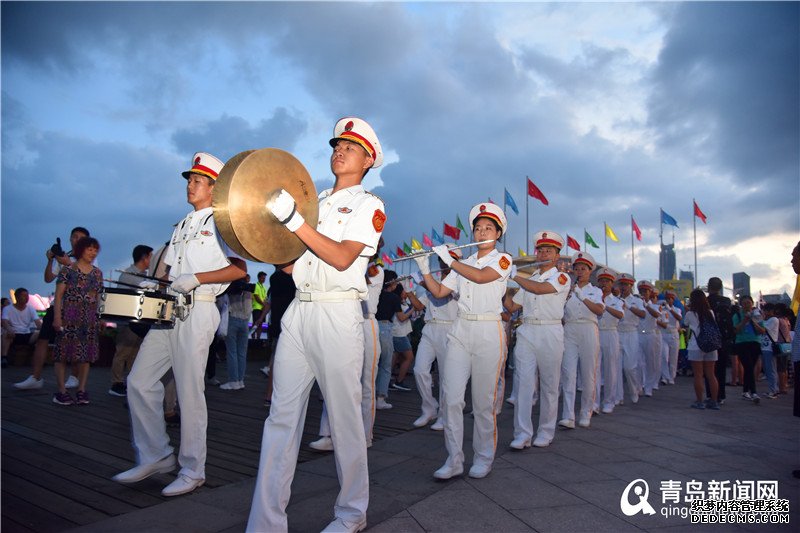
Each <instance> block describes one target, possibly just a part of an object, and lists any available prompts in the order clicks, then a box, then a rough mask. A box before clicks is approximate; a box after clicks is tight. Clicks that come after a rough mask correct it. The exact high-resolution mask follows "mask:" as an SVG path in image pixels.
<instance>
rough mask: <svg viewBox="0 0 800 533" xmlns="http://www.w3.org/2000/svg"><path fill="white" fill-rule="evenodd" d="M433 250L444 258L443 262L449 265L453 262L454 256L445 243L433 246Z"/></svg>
mask: <svg viewBox="0 0 800 533" xmlns="http://www.w3.org/2000/svg"><path fill="white" fill-rule="evenodd" d="M433 252H434V253H435V254H436V255H438V256H439V259H441V260H442V263H444V264H445V265H447V266H448V267H449V266H450V265H452V264H453V261H455V259H453V256H452V255H450V248H448V247H447V245H445V244H440V245H439V246H434V247H433Z"/></svg>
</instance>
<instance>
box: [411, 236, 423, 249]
mask: <svg viewBox="0 0 800 533" xmlns="http://www.w3.org/2000/svg"><path fill="white" fill-rule="evenodd" d="M411 249H412V250H417V251H419V250H422V245H421V244H420V243H419V241H418V240H417V239H415V238H414V237H411Z"/></svg>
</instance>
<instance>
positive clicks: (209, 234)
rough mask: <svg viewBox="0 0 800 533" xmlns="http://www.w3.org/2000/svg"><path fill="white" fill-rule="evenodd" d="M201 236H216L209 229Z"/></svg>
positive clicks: (201, 233) (202, 232)
mask: <svg viewBox="0 0 800 533" xmlns="http://www.w3.org/2000/svg"><path fill="white" fill-rule="evenodd" d="M200 235H202V236H203V237H211V236H212V235H214V234H213V233H211V232H210V231H208V230H207V229H204V230H203V231H201V232H200Z"/></svg>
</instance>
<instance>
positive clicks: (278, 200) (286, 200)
mask: <svg viewBox="0 0 800 533" xmlns="http://www.w3.org/2000/svg"><path fill="white" fill-rule="evenodd" d="M266 207H267V209H269V210H270V211H271V212H272V214H273V215H274V216H275V218H277V219H278V222H280V223H281V224H283V225H284V226H286V229H288V230H289V231H291V232H292V233H294V232H295V231H297V229H298V228H299V227H300V226H302V225H303V222H305V219H304V218H303V215H301V214H300V213H299V212H298V211H297V204H296V203H295V201H294V198H293V197H292V195H291V194H289V193H288V192H286V189H281V192H280V193H279V194H278V196H276V197H275V198H274V199H273V200H271V201H269V202H267V206H266Z"/></svg>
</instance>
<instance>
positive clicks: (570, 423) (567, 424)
mask: <svg viewBox="0 0 800 533" xmlns="http://www.w3.org/2000/svg"><path fill="white" fill-rule="evenodd" d="M558 425H559V426H560V427H562V428H567V429H575V421H574V420H570V419H569V418H562V419H561V420H559V421H558Z"/></svg>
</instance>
